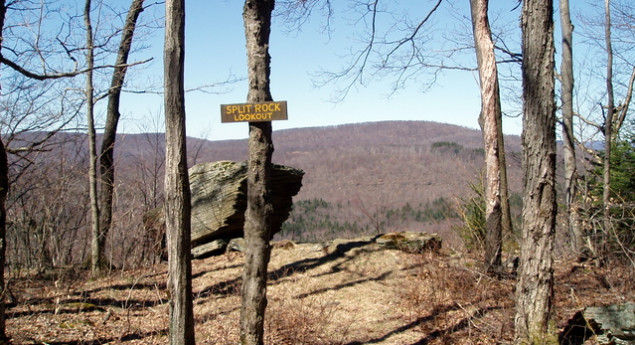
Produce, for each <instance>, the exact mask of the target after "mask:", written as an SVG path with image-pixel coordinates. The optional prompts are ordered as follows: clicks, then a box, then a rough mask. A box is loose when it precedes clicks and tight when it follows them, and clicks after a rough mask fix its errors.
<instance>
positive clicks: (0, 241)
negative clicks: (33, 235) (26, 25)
mask: <svg viewBox="0 0 635 345" xmlns="http://www.w3.org/2000/svg"><path fill="white" fill-rule="evenodd" d="M6 13H7V7H6V3H5V0H0V50H2V37H3V36H2V35H3V32H4V16H5V15H6ZM0 67H2V65H1V64H0ZM1 89H2V85H0V90H1ZM8 175H9V168H8V162H7V152H6V150H5V149H4V143H3V142H2V139H1V138H0V341H6V340H8V339H7V332H6V316H5V306H4V296H5V295H6V294H5V286H4V265H5V262H6V254H7V247H6V243H7V212H6V209H5V201H6V200H7V193H8V192H9V176H8Z"/></svg>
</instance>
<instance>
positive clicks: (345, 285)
mask: <svg viewBox="0 0 635 345" xmlns="http://www.w3.org/2000/svg"><path fill="white" fill-rule="evenodd" d="M391 273H392V272H390V271H388V272H384V273H382V274H380V275H378V276H377V277H374V278H364V279H358V280H354V281H351V282H348V283H343V284H338V285H335V286H331V287H326V288H322V289H317V290H314V291H311V292H306V293H302V294H299V295H297V296H295V298H305V297H308V296H311V295H317V294H320V293H323V292H326V291H335V290H340V289H343V288H347V287H351V286H355V285H358V284H363V283H367V282H371V281H375V282H376V281H382V280H384V279H386V277H388V276H389V275H390V274H391Z"/></svg>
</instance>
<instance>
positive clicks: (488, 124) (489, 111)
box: [470, 0, 503, 272]
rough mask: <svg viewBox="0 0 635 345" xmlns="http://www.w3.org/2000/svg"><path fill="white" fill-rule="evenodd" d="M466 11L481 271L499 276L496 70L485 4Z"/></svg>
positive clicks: (473, 2)
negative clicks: (475, 78) (481, 203)
mask: <svg viewBox="0 0 635 345" xmlns="http://www.w3.org/2000/svg"><path fill="white" fill-rule="evenodd" d="M470 7H471V11H472V30H473V33H474V45H475V47H476V61H477V63H478V72H479V77H480V86H481V115H480V119H479V123H481V129H482V131H483V142H484V144H485V171H486V183H485V205H486V206H485V267H486V268H487V271H488V272H500V270H501V253H502V244H503V241H502V223H501V219H502V218H501V217H502V210H501V193H500V191H501V171H500V162H499V158H500V156H499V132H498V129H499V124H498V121H500V118H501V105H500V93H499V88H498V70H497V68H496V56H495V55H494V42H493V41H492V33H491V30H490V27H489V19H488V17H487V9H488V0H470Z"/></svg>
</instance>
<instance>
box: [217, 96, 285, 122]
mask: <svg viewBox="0 0 635 345" xmlns="http://www.w3.org/2000/svg"><path fill="white" fill-rule="evenodd" d="M220 114H221V122H264V121H272V120H286V119H287V101H280V102H260V103H238V104H221V106H220Z"/></svg>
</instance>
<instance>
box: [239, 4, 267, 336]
mask: <svg viewBox="0 0 635 345" xmlns="http://www.w3.org/2000/svg"><path fill="white" fill-rule="evenodd" d="M273 7H274V0H246V1H245V5H244V7H243V21H244V25H245V37H246V41H247V68H248V77H249V93H248V95H247V101H248V102H264V101H271V100H272V97H271V93H270V91H269V75H270V66H269V64H270V56H269V33H270V29H271V12H272V11H273ZM272 155H273V141H272V139H271V122H251V123H249V157H248V163H247V164H248V167H249V170H248V173H247V210H246V213H245V230H244V231H245V243H246V245H247V250H246V254H245V267H244V271H243V285H242V289H241V294H242V306H241V309H240V341H241V343H242V344H243V345H261V344H263V337H264V330H263V328H264V320H265V308H266V306H267V265H268V264H269V255H270V253H271V246H270V243H269V240H270V239H271V234H272V233H273V232H272V230H271V216H272V214H273V204H272V201H271V197H270V176H271V169H272V167H271V157H272Z"/></svg>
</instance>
